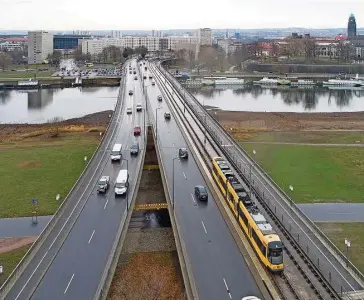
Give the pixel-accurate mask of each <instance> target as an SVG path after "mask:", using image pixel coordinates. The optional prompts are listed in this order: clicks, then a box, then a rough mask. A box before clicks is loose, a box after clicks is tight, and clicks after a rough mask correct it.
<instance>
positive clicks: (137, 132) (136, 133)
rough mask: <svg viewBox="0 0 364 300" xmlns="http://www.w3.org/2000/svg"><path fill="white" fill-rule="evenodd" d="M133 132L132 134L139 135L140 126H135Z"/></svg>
mask: <svg viewBox="0 0 364 300" xmlns="http://www.w3.org/2000/svg"><path fill="white" fill-rule="evenodd" d="M133 132H134V135H140V133H141V132H142V128H141V127H140V126H135V127H134V130H133Z"/></svg>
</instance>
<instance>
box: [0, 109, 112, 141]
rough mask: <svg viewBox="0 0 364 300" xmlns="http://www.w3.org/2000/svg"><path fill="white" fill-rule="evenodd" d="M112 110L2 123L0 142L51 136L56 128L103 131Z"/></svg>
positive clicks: (61, 130)
mask: <svg viewBox="0 0 364 300" xmlns="http://www.w3.org/2000/svg"><path fill="white" fill-rule="evenodd" d="M111 115H112V111H111V110H110V111H109V110H108V111H103V112H98V113H94V114H89V115H85V116H84V117H81V118H73V119H68V120H64V121H61V122H59V123H57V125H55V123H45V124H0V142H7V141H14V140H19V139H25V138H31V137H41V136H49V134H50V133H51V132H52V131H54V130H55V128H56V127H57V130H58V131H59V132H60V133H62V132H103V131H104V130H105V128H106V126H107V124H108V123H109V121H110V117H109V116H111Z"/></svg>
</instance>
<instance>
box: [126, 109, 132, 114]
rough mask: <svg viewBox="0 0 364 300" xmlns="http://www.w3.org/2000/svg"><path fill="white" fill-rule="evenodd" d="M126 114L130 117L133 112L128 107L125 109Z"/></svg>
mask: <svg viewBox="0 0 364 300" xmlns="http://www.w3.org/2000/svg"><path fill="white" fill-rule="evenodd" d="M126 113H127V114H128V115H130V114H132V113H133V110H132V109H131V107H128V108H127V109H126Z"/></svg>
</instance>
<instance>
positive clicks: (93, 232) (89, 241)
mask: <svg viewBox="0 0 364 300" xmlns="http://www.w3.org/2000/svg"><path fill="white" fill-rule="evenodd" d="M94 234H95V229H94V231H92V234H91V236H90V239H89V240H88V243H87V244H90V243H91V240H92V238H93V236H94Z"/></svg>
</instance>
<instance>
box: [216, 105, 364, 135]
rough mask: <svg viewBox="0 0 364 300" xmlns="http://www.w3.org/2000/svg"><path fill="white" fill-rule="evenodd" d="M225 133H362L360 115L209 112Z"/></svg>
mask: <svg viewBox="0 0 364 300" xmlns="http://www.w3.org/2000/svg"><path fill="white" fill-rule="evenodd" d="M210 113H211V115H212V116H213V117H214V118H216V120H217V121H219V122H220V123H221V124H222V125H223V126H224V127H225V128H226V129H227V130H228V131H233V132H234V131H235V133H238V134H249V132H256V131H284V130H290V131H301V130H364V112H347V113H346V112H344V113H273V112H245V111H241V112H239V111H221V110H219V111H216V114H215V111H210Z"/></svg>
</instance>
